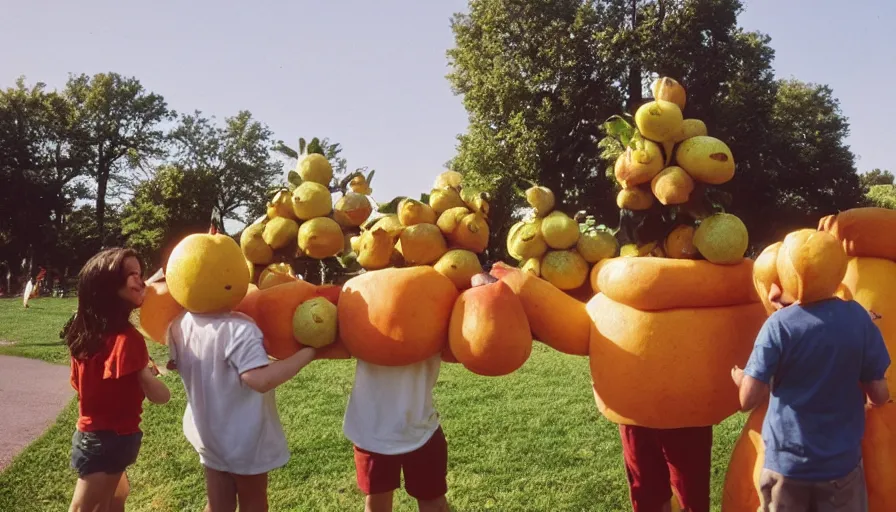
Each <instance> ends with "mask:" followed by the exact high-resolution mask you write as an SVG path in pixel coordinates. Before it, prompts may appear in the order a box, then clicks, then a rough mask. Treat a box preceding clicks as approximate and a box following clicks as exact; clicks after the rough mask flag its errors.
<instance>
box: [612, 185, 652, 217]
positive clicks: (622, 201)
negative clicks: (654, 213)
mask: <svg viewBox="0 0 896 512" xmlns="http://www.w3.org/2000/svg"><path fill="white" fill-rule="evenodd" d="M653 201H654V198H653V194H651V193H650V191H648V190H644V189H643V188H640V187H635V188H624V189H622V190H620V191H619V193H618V194H616V206H618V207H619V208H620V209H624V210H631V211H641V210H647V209H648V208H650V207H651V206H653Z"/></svg>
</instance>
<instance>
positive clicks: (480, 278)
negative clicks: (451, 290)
mask: <svg viewBox="0 0 896 512" xmlns="http://www.w3.org/2000/svg"><path fill="white" fill-rule="evenodd" d="M497 281H498V279H497V278H495V277H494V276H492V275H491V274H489V273H488V272H481V273H479V274H476V275H475V276H473V277H472V278H471V279H470V284H471V285H473V288H475V287H477V286H483V285H486V284H491V283H494V282H497Z"/></svg>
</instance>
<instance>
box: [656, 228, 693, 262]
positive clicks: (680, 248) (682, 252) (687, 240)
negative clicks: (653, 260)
mask: <svg viewBox="0 0 896 512" xmlns="http://www.w3.org/2000/svg"><path fill="white" fill-rule="evenodd" d="M694 231H695V230H694V226H688V225H685V224H680V225H678V226H675V228H674V229H672V231H671V232H670V233H669V234H668V235H667V236H666V241H665V242H664V243H663V251H664V252H665V253H666V256H668V257H670V258H676V259H689V260H692V259H695V258H697V257H698V256H700V253H699V252H698V251H697V248H696V247H694Z"/></svg>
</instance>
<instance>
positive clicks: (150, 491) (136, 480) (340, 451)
mask: <svg viewBox="0 0 896 512" xmlns="http://www.w3.org/2000/svg"><path fill="white" fill-rule="evenodd" d="M31 304H32V307H31V308H29V309H28V310H24V309H22V305H21V301H15V300H11V299H10V300H0V339H3V340H8V341H16V342H17V343H16V344H15V345H14V346H11V347H9V346H7V347H0V354H14V355H20V356H27V357H35V358H39V359H44V360H47V361H52V362H63V363H64V362H65V361H67V354H66V351H65V347H64V346H63V345H62V344H61V343H60V342H59V341H58V333H59V330H60V328H61V326H62V324H63V323H64V322H65V321H66V320H67V319H68V317H69V315H70V314H71V312H72V311H74V308H75V307H76V302H75V301H74V300H71V299H40V300H37V301H34V302H32V303H31ZM150 349H151V353H152V354H153V357H154V358H155V359H156V361H158V362H160V363H164V361H166V355H165V354H166V351H165V349H164V347H161V346H158V345H156V344H154V343H152V342H150ZM353 370H354V367H353V363H352V362H351V361H316V362H314V363H312V364H311V365H309V366H308V367H307V368H306V369H305V370H303V371H302V372H301V373H300V374H299V375H298V376H297V377H296V378H294V379H293V380H291V381H290V382H288V383H287V384H285V385H284V386H282V387H281V388H279V389H278V390H277V401H278V406H279V410H280V415H281V420H282V422H283V426H284V429H285V430H286V433H287V437H288V440H289V446H290V451H291V453H292V459H291V460H290V462H289V463H288V464H287V465H286V466H285V467H283V468H281V469H279V470H276V471H274V472H273V473H272V475H271V482H270V502H271V508H272V510H296V511H331V510H332V511H347V510H363V505H362V503H363V497H362V495H361V494H360V492H359V491H358V490H357V488H356V486H355V471H354V463H353V459H352V447H351V444H350V443H349V442H348V441H347V440H346V439H345V437H344V436H343V434H342V416H343V413H344V411H345V406H346V403H347V400H348V395H349V392H350V390H351V384H352V376H353ZM162 378H163V380H164V381H165V382H166V383H167V384H168V386H169V387H170V388H171V389H172V391H173V398H172V400H171V402H170V403H168V404H167V405H164V406H156V405H152V404H149V403H146V404H145V405H144V415H143V418H144V422H143V430H144V433H145V437H144V444H143V449H142V451H141V454H140V458H139V460H138V462H137V464H136V465H135V466H133V467H132V468H131V470H130V471H129V475H130V477H131V482H132V493H131V498H130V500H129V507H128V509H129V510H134V511H158V512H167V511H172V512H173V511H177V512H182V511H193V510H201V509H202V507H203V506H204V503H205V501H204V492H205V491H204V482H203V479H202V471H201V468H200V466H199V462H198V458H197V455H196V453H195V451H194V450H193V448H192V447H191V446H190V445H189V444H188V443H187V441H186V440H185V439H184V436H183V433H182V428H181V418H182V415H183V411H184V407H185V396H184V392H183V386H182V384H181V382H180V379H179V378H178V376H177V374H175V373H171V374H168V375H167V376H164V377H162ZM645 378H650V377H649V376H645ZM590 384H591V380H590V375H589V370H588V361H587V359H585V358H581V357H571V356H566V355H563V354H559V353H557V352H555V351H553V350H550V349H548V348H546V347H545V346H543V345H541V344H536V347H535V350H534V351H533V354H532V357H531V358H530V359H529V361H528V362H527V363H526V365H525V366H524V367H523V368H521V369H520V370H519V371H517V372H515V373H514V374H512V375H510V376H506V377H499V378H486V377H479V376H476V375H474V374H472V373H470V372H469V371H467V370H465V369H464V368H463V367H461V366H459V365H453V364H452V365H448V364H446V365H443V367H442V373H441V377H440V379H439V383H438V385H437V387H436V390H435V399H436V405H437V407H438V409H439V412H440V413H441V416H442V424H443V427H444V430H445V433H446V436H447V438H448V444H449V475H448V485H449V494H448V498H449V500H450V502H451V505H452V510H456V511H480V510H495V511H501V512H510V511H557V512H559V511H575V512H581V511H621V510H630V509H631V508H630V506H629V503H628V489H627V486H626V479H625V472H624V469H623V465H622V455H621V447H620V443H619V436H618V431H617V427H616V425H614V424H612V423H610V422H608V421H607V420H605V419H604V418H603V417H601V416H600V415H599V414H598V412H597V408H596V407H595V405H594V398H593V394H592V392H591V388H590ZM0 406H2V404H0ZM3 413H4V414H14V413H15V412H14V411H6V410H4V411H3ZM76 416H77V403H76V402H74V401H73V402H72V403H71V404H70V405H69V406H68V407H67V408H66V409H65V411H64V412H63V413H62V414H61V416H60V417H59V420H58V422H57V423H56V424H55V425H54V426H52V427H51V428H50V429H49V430H48V431H47V432H46V433H45V435H44V436H43V437H41V438H40V439H39V440H37V441H36V442H35V443H33V444H32V445H31V446H30V447H28V448H27V449H26V450H25V451H24V452H23V453H22V454H21V455H20V456H19V457H18V458H16V460H15V461H14V462H13V463H12V465H11V466H10V467H8V468H7V469H6V470H5V471H4V472H3V473H0V510H16V511H20V510H22V511H32V510H34V511H54V512H55V511H58V510H65V509H66V508H67V506H68V502H69V500H70V498H71V491H72V489H73V487H74V482H75V479H76V476H75V474H74V473H73V471H71V470H70V469H69V467H68V458H69V449H70V442H71V435H72V431H73V429H74V424H75V420H76ZM744 420H745V417H744V416H743V415H736V416H734V417H732V418H730V419H729V420H727V421H726V422H724V423H723V424H721V425H719V426H717V427H716V428H715V447H714V454H713V473H712V478H713V482H712V485H713V487H712V489H713V491H712V492H713V496H712V498H713V506H714V510H718V508H719V502H720V497H721V487H722V483H723V480H724V475H725V468H726V467H727V464H728V458H729V456H730V453H731V448H732V446H733V444H734V441H735V440H736V438H737V436H738V435H739V433H740V429H741V427H742V425H743V421H744ZM396 498H397V499H396V506H395V510H400V511H410V510H416V507H415V506H414V503H413V502H412V500H410V499H409V498H408V497H407V495H406V494H404V492H403V491H399V492H398V493H397V494H396Z"/></svg>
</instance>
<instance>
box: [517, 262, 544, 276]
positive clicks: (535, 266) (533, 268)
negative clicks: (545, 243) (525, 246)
mask: <svg viewBox="0 0 896 512" xmlns="http://www.w3.org/2000/svg"><path fill="white" fill-rule="evenodd" d="M520 268H521V269H522V270H523V272H525V273H527V274H532V275H533V276H535V277H541V258H529V259H528V260H526V261H524V262H523V266H522V267H520Z"/></svg>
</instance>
